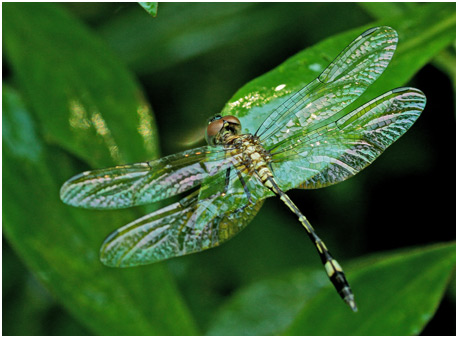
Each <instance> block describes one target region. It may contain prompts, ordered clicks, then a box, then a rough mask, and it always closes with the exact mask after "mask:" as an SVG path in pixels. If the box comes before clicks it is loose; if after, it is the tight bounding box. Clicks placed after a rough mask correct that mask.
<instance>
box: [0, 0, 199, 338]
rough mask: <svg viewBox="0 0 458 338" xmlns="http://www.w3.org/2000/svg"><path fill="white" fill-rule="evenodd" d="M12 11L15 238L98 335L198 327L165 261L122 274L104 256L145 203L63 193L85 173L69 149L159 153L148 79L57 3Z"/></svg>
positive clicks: (101, 157)
mask: <svg viewBox="0 0 458 338" xmlns="http://www.w3.org/2000/svg"><path fill="white" fill-rule="evenodd" d="M3 9H4V14H5V15H4V19H5V20H4V25H3V28H4V29H5V34H6V35H8V37H7V38H5V40H4V41H5V51H6V56H7V58H8V60H9V62H10V64H11V65H12V68H13V69H12V70H13V75H14V77H15V80H17V84H18V86H19V87H20V89H21V90H22V92H21V94H22V98H21V95H19V93H18V92H16V91H14V90H12V89H10V88H8V87H4V88H3V115H2V120H3V126H2V127H3V133H2V139H3V160H4V161H5V163H7V165H5V167H4V170H3V174H4V176H3V188H4V194H5V195H7V196H8V199H7V200H5V201H4V205H3V206H4V208H3V211H4V213H3V225H4V228H3V229H4V233H5V236H6V238H7V239H8V241H9V242H10V243H11V245H12V246H13V247H14V249H15V250H16V252H18V254H19V255H20V256H21V257H22V259H23V260H24V261H25V263H26V264H27V266H28V267H29V268H30V269H31V270H32V271H33V272H34V273H35V274H36V276H37V277H38V279H39V280H40V281H41V282H42V283H44V285H45V286H46V287H47V288H48V289H49V290H50V291H51V293H52V294H53V295H54V296H55V297H56V298H57V299H58V300H59V301H60V302H61V303H63V304H64V305H65V306H66V308H67V309H68V310H69V312H71V313H72V314H73V315H74V316H75V317H76V318H77V319H79V320H80V321H81V322H82V323H84V324H85V325H86V326H87V327H88V328H89V329H91V330H92V331H93V332H94V333H95V334H100V335H176V334H181V335H184V334H196V326H195V324H194V322H193V319H192V317H191V315H190V313H189V311H188V309H187V308H186V306H185V304H184V303H183V301H182V299H181V296H180V295H179V292H178V290H177V288H176V286H175V284H174V281H173V280H172V279H171V278H170V274H169V272H168V271H167V269H166V268H165V266H164V265H162V264H155V265H152V266H148V267H143V268H138V269H128V270H119V269H110V268H107V267H105V266H103V265H102V264H101V263H100V261H99V257H98V250H99V247H100V244H101V243H102V241H103V239H104V238H105V237H106V236H107V234H109V233H110V232H111V231H112V230H114V229H115V228H117V227H119V226H121V225H124V224H126V223H127V222H129V221H132V220H133V219H135V218H136V217H138V216H139V212H138V211H139V210H135V209H132V210H123V211H118V212H107V213H104V212H91V211H87V210H78V209H76V208H71V207H68V206H65V205H64V204H63V203H62V202H61V201H60V199H59V189H60V186H61V185H62V183H63V182H64V181H65V180H66V179H68V178H69V177H71V176H72V175H74V174H76V173H78V171H80V169H77V168H78V164H80V163H77V162H76V161H75V159H74V158H73V157H70V156H69V154H68V152H70V153H72V154H74V155H77V156H78V157H79V158H81V159H84V160H86V161H87V162H88V163H90V164H91V165H92V166H107V165H111V164H113V163H118V162H121V161H122V162H123V161H126V162H128V161H129V162H130V161H139V160H145V159H148V158H153V157H156V156H157V141H156V130H155V126H154V120H153V117H152V115H151V114H152V113H151V111H150V109H149V107H148V105H147V104H146V103H145V100H144V98H143V94H142V92H141V90H140V88H139V86H138V85H137V84H136V82H135V81H134V80H133V79H132V77H131V75H130V74H129V73H128V72H127V71H126V69H125V68H124V66H123V65H122V64H121V63H119V62H118V61H117V60H116V58H114V57H113V55H112V54H111V53H110V52H109V50H108V49H107V48H105V47H104V46H103V44H101V43H100V42H99V41H97V40H96V39H95V38H94V37H93V36H92V35H91V34H90V32H88V31H87V30H86V29H85V28H84V27H82V26H81V25H80V24H79V23H78V22H76V21H75V20H74V19H73V18H72V17H70V16H69V15H68V14H66V13H65V12H63V11H62V10H61V9H60V8H59V7H58V6H56V5H55V4H37V3H35V4H19V3H15V4H13V3H10V4H7V5H5V6H4V7H3ZM25 102H26V103H27V106H26V104H25ZM32 112H33V114H32ZM62 148H63V149H65V150H66V151H67V152H65V151H63V150H62ZM82 168H85V169H87V168H88V166H87V165H85V166H83V167H82Z"/></svg>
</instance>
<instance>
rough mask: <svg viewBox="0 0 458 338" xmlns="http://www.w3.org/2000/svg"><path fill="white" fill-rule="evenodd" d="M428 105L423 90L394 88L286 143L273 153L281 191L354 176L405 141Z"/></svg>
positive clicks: (327, 183)
mask: <svg viewBox="0 0 458 338" xmlns="http://www.w3.org/2000/svg"><path fill="white" fill-rule="evenodd" d="M425 104H426V97H425V95H424V94H423V93H422V92H421V91H420V90H418V89H415V88H398V89H394V90H392V91H389V92H387V93H385V94H383V95H381V96H379V97H377V98H376V99H374V100H372V101H370V102H368V103H366V104H365V105H363V106H361V107H359V108H358V109H356V110H354V111H352V112H350V113H348V114H347V115H345V116H343V117H342V118H340V119H338V120H337V121H335V122H331V123H329V124H327V125H324V126H322V127H320V128H318V129H316V130H314V131H312V132H309V131H307V130H304V131H303V132H302V134H299V133H298V134H296V135H294V136H292V137H290V138H289V139H286V140H285V141H284V142H282V143H280V144H278V145H277V147H276V148H275V149H274V151H273V161H274V163H273V164H272V167H273V169H274V173H275V175H276V178H277V181H278V183H279V185H280V187H282V188H283V189H284V190H288V189H292V188H295V187H300V188H305V189H313V188H321V187H325V186H329V185H331V184H334V183H338V182H341V181H343V180H345V179H347V178H349V177H351V176H353V175H354V174H356V173H358V172H359V171H361V170H362V169H363V168H365V167H366V166H368V165H369V164H370V163H372V162H373V161H374V160H375V159H376V158H377V157H378V156H379V155H380V154H381V153H382V152H383V151H384V150H385V149H386V148H387V147H388V146H389V145H391V144H392V143H393V142H394V141H396V140H397V139H398V138H399V137H400V136H402V135H403V134H404V133H405V132H406V131H407V129H409V128H410V126H411V125H412V124H413V123H414V122H415V121H416V119H417V118H418V117H419V116H420V114H421V112H422V111H423V109H424V107H425Z"/></svg>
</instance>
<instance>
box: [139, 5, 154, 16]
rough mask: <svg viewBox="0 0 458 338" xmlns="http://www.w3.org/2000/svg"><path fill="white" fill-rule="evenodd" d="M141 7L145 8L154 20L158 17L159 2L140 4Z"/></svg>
mask: <svg viewBox="0 0 458 338" xmlns="http://www.w3.org/2000/svg"><path fill="white" fill-rule="evenodd" d="M139 4H140V6H142V7H143V9H144V10H145V11H147V12H148V13H149V14H150V15H151V16H152V17H153V18H154V17H156V15H157V2H139Z"/></svg>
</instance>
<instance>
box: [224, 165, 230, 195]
mask: <svg viewBox="0 0 458 338" xmlns="http://www.w3.org/2000/svg"><path fill="white" fill-rule="evenodd" d="M230 182H231V167H229V168H227V170H226V182H225V184H224V190H223V195H226V193H227V190H228V189H229V183H230Z"/></svg>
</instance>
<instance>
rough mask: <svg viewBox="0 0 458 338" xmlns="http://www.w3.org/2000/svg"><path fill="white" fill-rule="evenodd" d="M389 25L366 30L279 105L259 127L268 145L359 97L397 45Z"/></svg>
mask: <svg viewBox="0 0 458 338" xmlns="http://www.w3.org/2000/svg"><path fill="white" fill-rule="evenodd" d="M397 41H398V37H397V33H396V31H395V30H393V29H392V28H390V27H386V26H384V27H376V28H372V29H369V30H367V31H366V32H364V33H363V34H361V35H360V36H358V37H357V38H356V39H355V40H354V41H353V42H352V43H351V44H350V45H349V46H347V47H346V48H345V49H344V50H343V51H342V52H341V53H340V54H339V55H338V56H337V58H336V59H335V60H334V61H333V62H332V63H331V64H330V65H329V66H328V67H327V68H326V69H325V70H324V71H323V72H322V73H321V75H320V76H319V77H318V78H317V79H315V80H314V81H312V82H310V83H309V84H308V85H307V86H305V87H304V88H302V89H301V90H299V91H298V92H296V93H295V94H293V95H292V96H291V97H290V98H289V99H287V100H286V101H285V102H283V103H282V104H281V105H280V106H279V107H277V108H276V109H275V110H274V111H273V112H272V114H271V115H270V116H269V117H268V118H267V119H266V120H265V121H264V123H263V124H262V125H261V126H260V128H259V130H258V131H257V133H256V134H257V135H258V136H260V138H261V141H263V143H264V145H265V146H266V148H267V149H269V148H270V147H271V146H274V145H275V144H276V143H279V142H281V141H282V140H284V139H286V138H288V137H289V136H291V135H293V134H295V133H297V132H301V130H302V129H304V128H307V129H308V130H313V129H314V128H316V127H317V126H318V125H319V124H320V123H321V122H323V121H325V120H327V119H328V118H329V117H331V116H333V115H334V114H336V113H338V112H339V111H341V110H342V109H344V108H345V107H346V106H348V105H349V104H351V103H352V102H353V101H354V100H356V99H357V98H358V97H359V96H360V95H361V94H362V93H364V91H365V90H366V89H367V87H369V86H370V85H371V84H372V83H373V82H374V81H375V80H376V79H377V78H378V77H379V76H380V74H381V73H382V72H383V71H384V70H385V68H386V67H387V66H388V63H389V62H390V60H391V58H392V56H393V53H394V51H395V49H396V44H397Z"/></svg>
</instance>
